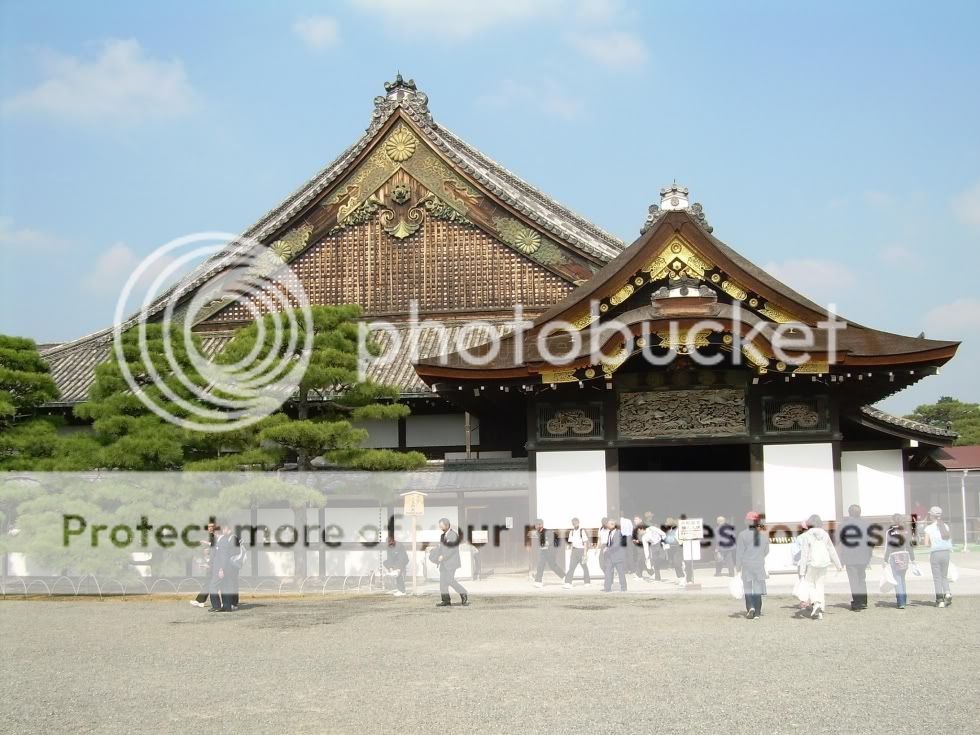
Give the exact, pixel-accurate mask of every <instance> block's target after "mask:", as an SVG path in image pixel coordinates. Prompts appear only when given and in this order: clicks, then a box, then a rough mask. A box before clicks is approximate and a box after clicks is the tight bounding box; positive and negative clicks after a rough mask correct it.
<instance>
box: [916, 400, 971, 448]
mask: <svg viewBox="0 0 980 735" xmlns="http://www.w3.org/2000/svg"><path fill="white" fill-rule="evenodd" d="M905 418H907V419H912V420H913V421H919V422H921V423H923V424H928V425H930V426H936V427H939V428H943V429H946V428H949V429H952V430H953V431H955V432H956V433H957V434H959V437H958V438H957V439H956V444H957V445H958V446H963V445H967V444H980V404H977V403H964V402H963V401H958V400H956V399H955V398H951V397H950V396H943V397H942V398H940V399H939V400H938V401H937V402H936V403H932V404H924V405H922V406H918V407H917V408H916V409H915V411H914V412H912V413H911V414H909V415H908V416H906V417H905Z"/></svg>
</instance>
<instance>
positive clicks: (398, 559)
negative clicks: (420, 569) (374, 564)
mask: <svg viewBox="0 0 980 735" xmlns="http://www.w3.org/2000/svg"><path fill="white" fill-rule="evenodd" d="M406 567H408V552H407V551H405V549H404V548H403V547H402V545H401V544H399V543H398V542H397V541H395V537H394V536H389V537H388V548H387V549H386V550H385V569H390V570H392V571H393V572H395V573H396V576H395V587H396V589H395V591H394V593H393V594H394V595H395V597H401V596H403V595H404V594H405V569H406Z"/></svg>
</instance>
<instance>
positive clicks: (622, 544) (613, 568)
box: [602, 518, 626, 592]
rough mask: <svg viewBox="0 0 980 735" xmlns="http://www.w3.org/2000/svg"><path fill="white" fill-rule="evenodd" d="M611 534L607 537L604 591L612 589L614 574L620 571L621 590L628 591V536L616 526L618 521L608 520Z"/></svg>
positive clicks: (607, 523) (607, 525)
mask: <svg viewBox="0 0 980 735" xmlns="http://www.w3.org/2000/svg"><path fill="white" fill-rule="evenodd" d="M606 528H608V529H609V535H608V537H607V539H606V581H605V584H604V585H603V588H602V591H603V592H611V591H612V583H613V575H614V574H615V573H617V572H618V573H619V591H620V592H625V591H626V537H625V536H624V535H623V532H622V530H620V529H619V528H618V527H617V526H616V521H614V520H613V519H611V518H610V519H609V520H608V521H607V522H606Z"/></svg>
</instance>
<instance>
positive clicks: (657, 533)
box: [642, 519, 667, 582]
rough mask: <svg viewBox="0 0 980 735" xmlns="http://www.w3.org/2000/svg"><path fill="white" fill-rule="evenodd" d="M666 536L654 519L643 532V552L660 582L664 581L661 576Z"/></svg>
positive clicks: (654, 575) (654, 576)
mask: <svg viewBox="0 0 980 735" xmlns="http://www.w3.org/2000/svg"><path fill="white" fill-rule="evenodd" d="M666 536H667V534H665V533H664V532H663V530H662V529H661V528H660V526H657V525H655V524H654V523H653V522H652V519H651V522H650V523H649V524H647V527H646V530H645V531H644V532H643V538H642V541H643V553H644V555H645V556H646V558H647V559H649V560H650V568H651V569H653V578H654V579H655V580H657V581H658V582H661V581H663V580H661V578H660V564H661V562H663V561H664V559H665V558H666V553H665V552H664V547H663V543H664V538H666Z"/></svg>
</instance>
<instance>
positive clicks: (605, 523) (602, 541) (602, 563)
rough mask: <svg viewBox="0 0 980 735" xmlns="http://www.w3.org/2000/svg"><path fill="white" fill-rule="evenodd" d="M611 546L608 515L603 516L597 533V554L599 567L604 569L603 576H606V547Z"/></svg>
mask: <svg viewBox="0 0 980 735" xmlns="http://www.w3.org/2000/svg"><path fill="white" fill-rule="evenodd" d="M608 546H609V518H607V517H606V516H603V517H602V523H601V524H600V526H599V533H598V534H597V535H596V542H595V548H596V554H598V556H599V569H601V570H602V576H603V577H605V576H606V548H607V547H608Z"/></svg>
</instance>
